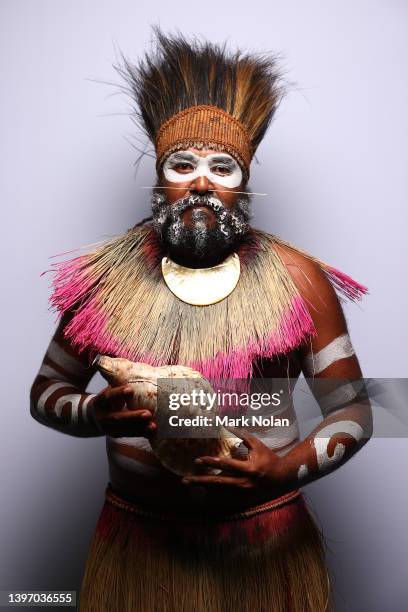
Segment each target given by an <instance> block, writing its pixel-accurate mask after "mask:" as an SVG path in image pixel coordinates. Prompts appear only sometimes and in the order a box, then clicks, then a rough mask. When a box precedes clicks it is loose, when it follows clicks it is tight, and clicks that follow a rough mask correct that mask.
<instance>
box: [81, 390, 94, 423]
mask: <svg viewBox="0 0 408 612" xmlns="http://www.w3.org/2000/svg"><path fill="white" fill-rule="evenodd" d="M95 395H96V393H90V394H89V395H88V397H86V398H85V399H84V401H83V403H82V407H81V411H82V420H83V421H84V423H88V421H89V419H88V404H89V401H90V400H91V399H92V398H93V397H95Z"/></svg>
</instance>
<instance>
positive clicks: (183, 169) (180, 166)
mask: <svg viewBox="0 0 408 612" xmlns="http://www.w3.org/2000/svg"><path fill="white" fill-rule="evenodd" d="M173 170H175V171H176V172H178V173H179V174H188V173H189V172H193V170H194V167H193V165H192V164H189V163H188V162H179V163H177V164H175V165H174V166H173Z"/></svg>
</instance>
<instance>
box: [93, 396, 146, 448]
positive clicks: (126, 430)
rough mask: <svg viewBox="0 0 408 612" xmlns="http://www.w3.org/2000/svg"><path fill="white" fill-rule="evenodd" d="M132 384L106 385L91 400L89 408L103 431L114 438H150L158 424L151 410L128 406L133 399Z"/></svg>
mask: <svg viewBox="0 0 408 612" xmlns="http://www.w3.org/2000/svg"><path fill="white" fill-rule="evenodd" d="M132 395H133V389H132V387H131V385H122V386H120V387H109V386H108V387H106V388H105V389H103V390H102V391H100V392H99V393H98V394H97V395H95V397H93V398H92V399H91V401H90V402H89V410H90V412H91V414H92V416H93V418H94V420H95V423H96V424H97V426H98V427H99V429H100V430H101V432H102V433H104V434H106V435H107V436H111V437H113V438H122V437H131V436H135V437H141V438H149V437H150V436H152V434H154V433H155V431H156V424H155V422H154V418H153V415H152V413H151V412H150V411H149V410H146V409H145V408H144V409H139V410H138V409H135V408H128V407H127V406H128V404H129V403H130V401H131V400H132Z"/></svg>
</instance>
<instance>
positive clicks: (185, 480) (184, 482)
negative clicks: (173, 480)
mask: <svg viewBox="0 0 408 612" xmlns="http://www.w3.org/2000/svg"><path fill="white" fill-rule="evenodd" d="M181 482H182V483H183V484H190V481H189V480H188V479H187V478H183V480H182V481H181Z"/></svg>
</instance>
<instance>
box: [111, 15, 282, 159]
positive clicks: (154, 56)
mask: <svg viewBox="0 0 408 612" xmlns="http://www.w3.org/2000/svg"><path fill="white" fill-rule="evenodd" d="M153 29H154V33H155V36H156V40H155V45H154V47H153V51H152V52H151V53H146V55H145V57H144V58H143V59H142V60H141V61H140V62H139V63H138V64H136V65H135V64H132V63H131V62H129V61H128V60H127V59H126V58H125V57H123V65H122V66H116V67H115V68H116V70H117V71H118V72H119V73H120V74H121V76H122V77H124V78H125V80H126V81H127V83H128V86H129V88H128V93H130V94H131V96H132V99H133V101H134V103H135V108H134V116H135V119H136V121H137V122H138V124H139V125H140V127H141V128H142V129H143V131H144V132H145V133H146V135H147V136H148V138H149V139H150V140H151V141H152V142H153V143H154V142H155V137H156V134H157V132H158V130H159V129H160V127H161V125H162V124H163V123H164V122H165V121H167V120H168V119H169V118H170V117H172V116H173V115H175V114H176V113H178V112H179V111H182V110H184V109H186V108H189V107H191V106H196V105H211V106H216V107H219V108H221V109H223V110H224V111H226V112H227V113H229V114H230V115H231V116H232V117H234V118H235V119H237V120H238V121H240V122H241V123H242V124H243V125H244V126H245V128H246V130H247V133H248V135H249V138H250V140H251V145H252V148H253V151H255V150H256V148H257V147H258V145H259V143H260V142H261V140H262V138H263V137H264V135H265V132H266V130H267V129H268V126H269V124H270V122H271V120H272V118H273V115H274V113H275V111H276V108H277V106H278V104H279V102H280V100H281V98H282V95H283V88H282V85H281V75H280V72H279V70H278V68H277V61H276V58H275V57H272V56H270V55H267V54H260V53H256V54H243V53H242V52H241V51H239V50H238V51H235V52H230V51H227V49H226V43H224V44H222V45H218V44H213V43H210V42H207V41H200V40H199V39H197V38H192V39H191V40H187V39H186V38H185V37H184V36H183V35H181V34H177V35H176V36H167V35H165V34H164V33H163V32H161V30H160V29H159V28H157V27H155V28H153Z"/></svg>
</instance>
